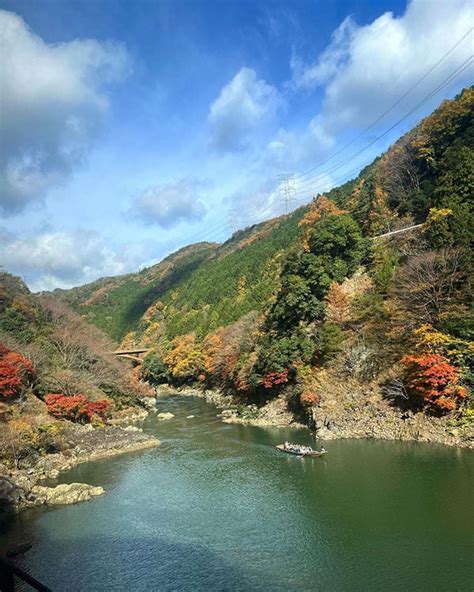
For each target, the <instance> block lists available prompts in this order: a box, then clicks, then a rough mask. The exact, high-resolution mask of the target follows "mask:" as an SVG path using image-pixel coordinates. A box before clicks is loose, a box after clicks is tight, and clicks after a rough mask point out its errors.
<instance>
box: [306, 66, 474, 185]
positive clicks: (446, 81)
mask: <svg viewBox="0 0 474 592" xmlns="http://www.w3.org/2000/svg"><path fill="white" fill-rule="evenodd" d="M472 61H473V57H472V56H471V57H469V58H467V59H466V60H464V62H463V63H462V64H461V65H460V66H458V68H457V69H456V70H455V71H454V72H453V73H451V74H450V75H449V76H448V77H447V78H445V79H444V80H443V82H442V83H441V84H439V85H438V86H437V87H436V88H435V89H434V90H432V91H431V92H430V93H429V94H428V95H426V96H425V97H424V98H423V99H422V100H421V101H419V102H418V103H417V104H416V105H415V106H414V107H412V108H411V109H410V110H409V111H408V112H407V113H405V115H404V116H403V117H402V118H400V119H399V120H398V121H396V122H395V123H394V124H393V125H391V126H390V127H389V128H388V129H387V130H385V131H384V132H383V133H382V134H379V135H378V136H377V137H376V138H374V139H373V140H371V141H370V142H369V143H368V144H367V145H366V146H364V147H363V148H362V149H361V150H358V151H357V152H354V153H353V154H352V155H351V156H349V157H348V158H346V159H345V160H343V161H341V162H340V163H339V164H336V165H333V166H332V167H330V168H329V169H326V170H325V171H323V172H322V173H319V175H317V176H316V178H318V177H321V176H322V175H324V174H328V173H331V172H333V171H335V170H337V169H339V168H341V167H342V166H344V165H345V164H347V163H348V162H350V161H351V160H354V158H356V157H357V156H359V155H360V154H362V153H363V152H365V151H366V150H367V149H368V148H370V147H371V146H373V145H374V144H375V143H376V142H378V141H379V140H381V139H382V138H383V137H385V136H386V135H387V134H389V133H390V132H391V131H392V130H393V129H395V128H396V127H397V126H398V125H400V123H402V122H403V121H405V119H407V118H408V117H410V115H412V114H413V113H414V112H415V111H416V110H417V109H419V108H420V107H422V106H423V105H424V104H425V103H426V102H428V101H429V100H430V99H431V98H432V97H433V96H434V95H436V94H437V93H438V91H439V90H441V89H442V88H444V87H445V86H447V85H449V84H450V83H451V82H452V81H453V80H454V79H455V78H457V77H458V76H459V75H460V74H462V72H464V70H466V69H467V68H468V67H469V66H470V65H471V63H472ZM309 184H310V185H311V182H309ZM306 185H307V183H305V184H303V187H305V186H306Z"/></svg>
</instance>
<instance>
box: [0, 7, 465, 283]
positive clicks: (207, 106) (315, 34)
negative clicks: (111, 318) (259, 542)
mask: <svg viewBox="0 0 474 592" xmlns="http://www.w3.org/2000/svg"><path fill="white" fill-rule="evenodd" d="M0 8H1V9H2V11H1V12H0V31H1V37H2V48H1V55H0V67H1V68H0V84H1V93H0V117H1V119H0V132H1V138H2V139H1V142H2V145H1V146H0V148H1V150H0V216H1V219H0V265H3V266H4V267H5V268H6V269H7V270H8V271H11V272H13V273H17V274H19V275H22V276H23V277H24V278H25V280H26V281H27V283H28V285H29V286H30V287H31V288H32V289H34V290H41V289H50V288H53V287H58V286H59V287H68V286H72V285H77V284H81V283H84V282H87V281H91V280H93V279H95V278H97V277H100V276H103V275H111V274H117V273H124V272H127V271H133V270H136V269H138V268H140V267H142V266H144V265H149V264H151V263H153V262H156V261H158V260H160V259H161V258H162V257H163V256H165V255H167V254H168V253H169V252H171V251H173V250H175V249H176V248H179V247H181V246H184V245H185V244H188V243H190V242H196V241H199V240H216V241H222V240H225V239H226V238H228V237H229V235H230V234H231V233H232V230H233V229H235V227H243V226H246V225H249V224H251V223H254V222H258V221H260V220H262V219H265V218H267V217H271V216H273V215H276V214H280V213H282V212H283V211H284V209H285V206H284V204H283V203H282V200H281V197H280V191H279V187H280V183H281V182H280V181H279V176H280V175H281V174H284V173H293V174H294V178H293V180H292V188H293V189H294V190H295V193H296V194H295V196H294V205H295V206H296V205H297V204H300V203H306V202H308V201H309V200H310V199H311V197H312V195H314V194H317V193H320V192H321V191H324V190H327V189H328V188H330V187H332V186H334V185H338V184H340V182H341V181H343V180H344V179H346V178H348V177H352V176H354V174H355V172H357V169H358V168H360V167H361V166H362V165H364V164H365V163H367V162H369V161H370V160H371V159H372V158H373V157H374V156H376V155H377V154H378V153H380V152H381V151H382V150H384V149H385V148H386V147H387V146H388V145H389V143H390V142H392V141H393V140H394V139H396V138H397V137H398V136H399V135H401V134H402V133H403V132H404V131H406V130H407V129H409V127H411V126H412V125H413V124H414V123H416V121H418V120H419V119H420V118H421V117H422V116H423V115H425V114H427V113H428V112H430V111H431V110H432V109H433V108H434V107H435V106H436V105H437V104H439V102H441V100H442V99H443V98H446V97H451V96H453V95H454V94H456V92H458V91H459V90H460V89H461V88H462V87H463V86H466V85H467V84H469V83H470V82H472V73H473V72H472V66H471V68H466V69H464V70H461V71H460V70H459V68H460V67H462V65H463V64H465V61H466V59H468V58H469V55H470V54H471V53H472V36H467V37H466V36H465V35H466V33H467V32H468V31H469V29H470V27H472V9H471V8H470V3H469V2H467V1H466V0H413V1H412V2H409V3H408V4H406V3H405V2H395V1H378V2H372V1H370V0H365V1H341V0H337V1H336V0H332V1H331V0H324V1H323V0H311V1H309V0H308V1H306V0H298V1H293V2H283V1H281V2H278V1H263V0H252V1H239V2H234V1H222V0H219V1H218V0H213V1H210V0H208V1H201V0H199V1H197V0H193V1H191V0H173V1H161V0H154V1H143V0H136V1H133V2H132V1H130V0H129V1H114V0H108V1H90V0H88V1H85V2H83V1H77V2H73V1H69V2H66V1H64V0H62V1H59V0H57V1H54V2H53V1H47V2H45V1H38V0H35V1H34V2H33V1H30V0H23V1H18V0H17V1H3V2H0ZM460 40H462V41H460ZM458 42H459V43H458ZM457 43H458V45H456V44H457ZM453 48H454V49H453ZM448 52H450V53H449V54H448V55H447V57H445V58H444V59H443V61H442V62H441V63H440V64H439V66H437V67H436V68H434V69H433V71H432V72H431V73H429V74H427V73H428V71H429V70H430V69H431V68H432V67H433V66H434V65H435V64H436V63H437V62H438V61H439V60H440V59H441V58H443V57H444V56H446V54H447V53H448ZM452 73H455V74H456V77H455V78H453V80H452V81H450V82H449V83H448V84H446V85H444V86H443V87H442V88H440V89H439V91H438V92H436V93H435V94H434V95H433V96H432V97H431V98H429V99H428V100H426V101H425V103H424V104H423V105H421V107H420V108H419V109H417V110H416V111H415V112H414V113H413V114H412V115H410V116H409V117H407V118H406V119H405V120H404V121H403V122H402V123H401V124H400V125H397V126H396V127H395V128H394V129H393V130H392V131H391V132H390V133H387V134H386V135H385V136H384V137H383V138H381V139H380V140H379V141H376V142H374V143H373V145H371V146H369V147H368V148H366V147H367V145H368V144H369V143H370V142H372V141H373V140H374V139H375V138H376V137H377V136H378V135H380V134H382V133H383V132H385V131H386V130H387V129H389V128H390V126H392V125H393V124H394V123H396V122H397V121H398V120H399V119H401V118H402V117H403V116H404V115H405V114H406V113H407V112H408V111H409V110H410V109H411V108H412V107H414V106H415V105H416V104H418V103H420V102H421V101H422V100H424V98H425V97H426V96H428V95H429V93H430V92H431V91H432V90H433V89H436V87H438V86H440V85H441V84H442V83H444V81H445V80H446V79H448V77H449V76H450V74H452ZM414 85H416V86H415V88H414V89H413V90H412V91H411V92H410V93H409V94H408V95H407V96H406V97H405V98H404V99H403V100H402V101H400V103H399V104H398V105H396V106H395V107H394V108H393V109H391V111H389V113H387V115H386V116H385V117H383V118H382V119H381V120H380V121H379V122H378V123H377V124H375V125H373V126H372V127H371V128H370V130H369V131H368V132H366V133H365V134H364V135H362V136H361V137H360V138H359V139H358V140H357V141H355V142H354V143H353V144H352V145H351V146H350V147H349V148H347V149H346V150H344V151H343V152H341V153H340V154H339V155H337V156H335V157H333V158H332V159H331V160H330V161H328V162H327V164H323V165H320V163H321V162H325V161H326V159H327V158H329V157H331V156H332V155H333V154H334V153H335V152H337V151H338V150H339V149H340V148H341V147H343V146H344V145H345V144H346V143H347V142H349V141H351V140H352V139H353V138H356V137H357V136H358V135H359V134H360V132H361V131H362V130H364V129H365V128H366V127H367V126H369V125H370V124H371V123H372V122H373V121H374V120H375V119H377V117H378V116H379V115H381V114H383V113H384V112H385V111H386V110H387V109H389V108H390V107H391V106H392V105H393V104H394V103H395V102H396V101H397V100H398V99H399V98H400V97H401V96H402V95H403V94H404V93H405V92H406V91H407V90H408V89H410V88H411V87H413V86H414ZM318 165H320V166H319V168H318ZM307 171H309V172H307Z"/></svg>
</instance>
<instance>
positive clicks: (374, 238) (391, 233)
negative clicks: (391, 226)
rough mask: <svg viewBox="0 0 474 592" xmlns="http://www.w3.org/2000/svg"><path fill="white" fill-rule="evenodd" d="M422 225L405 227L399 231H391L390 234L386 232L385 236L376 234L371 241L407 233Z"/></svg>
mask: <svg viewBox="0 0 474 592" xmlns="http://www.w3.org/2000/svg"><path fill="white" fill-rule="evenodd" d="M422 226H423V224H414V225H413V226H407V227H406V228H400V230H392V231H391V232H386V233H385V234H378V235H377V236H373V237H372V240H376V239H378V238H388V237H389V236H393V235H394V234H400V233H401V232H408V231H410V230H416V229H417V228H421V227H422Z"/></svg>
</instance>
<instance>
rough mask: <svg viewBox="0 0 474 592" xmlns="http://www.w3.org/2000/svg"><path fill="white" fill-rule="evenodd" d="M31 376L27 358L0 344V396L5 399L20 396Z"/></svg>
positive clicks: (31, 365)
mask: <svg viewBox="0 0 474 592" xmlns="http://www.w3.org/2000/svg"><path fill="white" fill-rule="evenodd" d="M33 375H34V368H33V364H32V363H31V361H30V360H28V358H25V357H24V356H22V355H21V354H19V353H18V352H15V351H12V350H11V349H9V348H8V347H7V346H6V345H4V344H3V343H0V396H2V397H4V398H6V399H7V398H9V397H17V396H19V395H21V393H22V392H23V391H24V389H25V388H26V387H27V386H28V383H29V381H30V380H31V379H32V378H33Z"/></svg>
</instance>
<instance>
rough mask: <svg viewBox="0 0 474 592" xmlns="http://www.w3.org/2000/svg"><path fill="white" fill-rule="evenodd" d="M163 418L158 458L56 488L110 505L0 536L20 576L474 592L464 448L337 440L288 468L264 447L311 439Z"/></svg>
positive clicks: (191, 402)
mask: <svg viewBox="0 0 474 592" xmlns="http://www.w3.org/2000/svg"><path fill="white" fill-rule="evenodd" d="M159 408H160V411H171V412H172V413H174V414H175V415H176V417H175V418H174V419H172V420H168V421H161V422H160V421H158V420H157V419H156V418H155V417H150V418H149V419H148V420H147V421H146V423H145V425H144V428H145V430H146V431H147V432H149V433H153V434H156V435H157V436H158V437H159V438H160V439H161V440H162V443H163V444H162V446H161V447H159V448H155V449H150V450H148V451H146V452H142V453H135V454H129V455H123V456H118V457H115V458H112V459H105V460H103V461H96V462H91V463H87V464H84V465H81V466H79V467H77V468H75V469H73V470H72V471H70V472H68V473H67V474H64V475H62V477H61V478H60V480H59V481H60V482H74V481H84V482H87V483H91V484H94V485H101V486H103V487H104V488H105V489H106V494H105V495H103V496H101V497H98V498H95V499H93V500H92V501H90V502H86V503H82V504H78V505H75V506H67V507H62V508H54V509H48V510H45V509H35V510H32V511H28V512H23V513H22V514H20V516H19V517H17V518H16V519H15V520H14V521H13V522H12V523H11V524H10V525H9V528H8V531H7V532H4V533H3V534H2V535H1V537H0V542H1V543H2V544H3V546H5V545H6V544H8V545H10V546H13V545H15V544H18V543H22V542H25V541H26V542H31V543H32V544H33V546H32V548H31V549H30V551H28V552H27V553H26V554H25V555H24V556H23V557H22V558H21V559H20V560H19V564H20V565H21V566H22V567H24V568H25V569H26V570H28V571H29V572H30V573H31V574H32V575H34V576H35V577H37V578H38V579H39V580H41V581H43V582H44V583H45V584H47V585H49V586H50V587H51V588H52V589H53V590H55V591H58V592H62V591H64V592H76V591H94V592H95V591H100V592H103V591H109V590H111V591H122V590H123V591H143V590H147V591H148V590H151V591H193V592H194V591H203V592H204V591H206V592H210V591H211V592H212V591H247V590H249V591H250V590H262V591H269V592H270V591H271V592H277V591H304V590H308V591H309V590H311V591H346V590H347V591H351V592H352V591H358V590H360V591H364V592H368V591H377V592H379V591H390V590H397V591H399V590H401V591H404V592H411V591H425V590H426V591H427V592H433V591H436V592H438V591H444V590H446V591H448V590H449V591H454V590H456V591H468V590H472V589H473V582H474V569H473V564H472V561H471V560H472V557H473V556H474V554H473V552H474V544H473V526H474V516H473V498H472V492H473V469H474V454H473V453H472V451H467V450H459V449H450V448H448V447H444V446H440V445H423V444H417V443H407V442H382V441H368V440H340V441H332V442H330V443H328V445H327V448H328V450H329V454H328V455H327V456H326V457H325V458H322V459H320V458H314V459H312V458H298V457H292V456H290V455H285V454H282V453H280V452H278V451H277V450H275V448H274V446H275V444H277V443H278V442H281V441H283V440H285V439H288V440H297V441H299V442H302V443H307V444H313V445H314V441H313V440H312V438H311V436H310V435H309V434H308V433H307V432H305V431H302V430H301V431H300V430H291V429H276V428H275V429H272V428H257V427H250V426H240V425H227V424H223V423H221V421H220V420H219V418H217V417H216V414H217V410H216V409H215V408H214V407H213V406H212V405H209V404H207V403H206V402H205V401H203V400H201V399H195V398H184V397H178V398H173V397H172V398H169V399H164V400H163V401H160V402H159ZM191 414H192V415H195V417H194V418H192V419H187V418H186V416H188V415H191Z"/></svg>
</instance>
